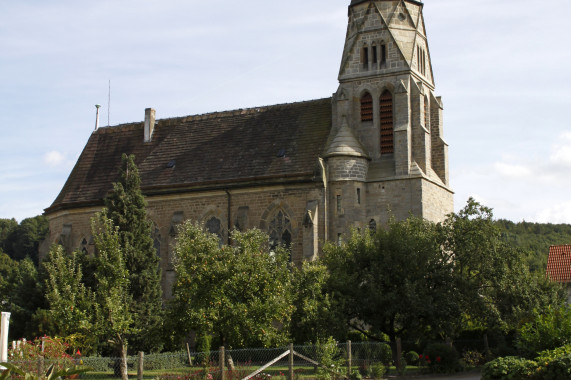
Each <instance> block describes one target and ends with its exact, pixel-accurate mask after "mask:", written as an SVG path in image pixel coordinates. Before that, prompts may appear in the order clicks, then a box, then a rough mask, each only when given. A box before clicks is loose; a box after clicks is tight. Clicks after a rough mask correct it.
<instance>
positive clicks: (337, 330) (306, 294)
mask: <svg viewBox="0 0 571 380" xmlns="http://www.w3.org/2000/svg"><path fill="white" fill-rule="evenodd" d="M328 277H329V273H328V272H327V267H326V266H325V265H323V264H322V263H321V262H319V261H314V262H304V263H303V264H302V266H301V268H293V280H292V287H293V294H294V298H293V305H294V306H295V311H294V312H293V314H292V317H291V328H290V331H291V334H292V338H293V341H294V342H296V343H300V344H301V343H307V342H315V340H316V339H320V338H326V337H329V336H332V335H333V336H335V337H341V338H345V336H344V335H345V332H346V325H345V324H344V323H340V322H339V321H340V318H339V317H338V316H336V315H335V313H334V312H335V311H334V310H333V308H332V305H331V298H330V296H329V295H328V294H327V293H326V288H325V285H326V283H327V279H328ZM357 341H359V342H360V341H361V339H359V340H357Z"/></svg>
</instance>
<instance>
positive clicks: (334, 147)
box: [324, 116, 370, 159]
mask: <svg viewBox="0 0 571 380" xmlns="http://www.w3.org/2000/svg"><path fill="white" fill-rule="evenodd" d="M334 156H349V157H362V158H366V159H370V158H369V156H368V155H367V153H366V152H365V148H363V145H361V143H360V142H359V140H358V139H357V137H355V134H354V133H353V131H351V128H349V124H348V123H347V117H346V116H343V122H342V124H341V128H339V130H338V131H337V134H336V135H335V137H334V138H333V139H332V140H331V142H330V143H329V145H328V146H327V149H326V150H325V155H324V158H329V157H334Z"/></svg>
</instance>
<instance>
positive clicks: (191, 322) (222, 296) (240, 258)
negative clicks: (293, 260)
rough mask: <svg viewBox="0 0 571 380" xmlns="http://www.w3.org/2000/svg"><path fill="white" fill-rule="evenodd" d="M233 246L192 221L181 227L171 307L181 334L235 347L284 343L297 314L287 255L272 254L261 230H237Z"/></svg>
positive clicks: (280, 251) (283, 253) (172, 317)
mask: <svg viewBox="0 0 571 380" xmlns="http://www.w3.org/2000/svg"><path fill="white" fill-rule="evenodd" d="M232 241H233V242H234V245H232V246H220V245H219V239H218V236H216V235H213V234H210V233H207V232H205V231H204V228H203V226H201V225H198V224H195V223H192V222H187V223H185V224H183V225H182V227H181V228H180V230H179V235H178V238H177V243H176V247H175V257H174V269H175V272H176V283H175V285H174V290H173V297H174V298H173V300H172V302H171V305H170V306H171V319H173V320H176V324H177V327H176V331H179V333H188V332H190V331H191V330H193V331H196V332H197V333H198V334H199V335H212V336H213V337H214V339H215V341H218V342H219V344H220V345H224V346H226V347H232V348H239V347H254V346H257V345H262V346H265V347H267V346H270V345H276V344H283V343H285V342H286V341H287V333H288V331H287V326H288V325H289V316H290V315H291V312H292V311H293V306H292V303H291V285H290V284H291V272H290V268H289V264H288V252H287V251H286V250H285V249H283V248H281V247H279V248H278V249H277V250H276V251H275V252H270V250H269V244H268V236H267V235H266V234H264V233H262V232H261V231H259V230H257V229H254V230H249V231H247V232H243V233H242V232H238V231H233V232H232Z"/></svg>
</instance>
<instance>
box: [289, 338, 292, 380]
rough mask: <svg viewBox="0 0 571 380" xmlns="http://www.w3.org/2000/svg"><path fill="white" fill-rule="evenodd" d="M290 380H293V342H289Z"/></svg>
mask: <svg viewBox="0 0 571 380" xmlns="http://www.w3.org/2000/svg"><path fill="white" fill-rule="evenodd" d="M289 380H293V343H290V344H289Z"/></svg>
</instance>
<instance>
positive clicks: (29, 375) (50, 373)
mask: <svg viewBox="0 0 571 380" xmlns="http://www.w3.org/2000/svg"><path fill="white" fill-rule="evenodd" d="M0 366H2V367H4V368H7V371H4V373H2V374H0V380H4V379H8V378H9V376H11V375H12V374H15V375H18V378H19V377H20V376H21V377H23V378H24V379H25V380H55V379H61V378H64V377H69V376H74V375H80V374H82V373H85V372H88V371H91V368H89V367H83V366H73V367H70V368H63V369H58V368H57V366H56V365H55V364H52V365H50V366H49V367H48V369H47V370H46V373H45V374H41V375H38V374H37V371H34V370H31V371H29V372H26V371H24V370H22V369H20V368H19V367H18V366H16V365H14V364H11V363H0Z"/></svg>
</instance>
